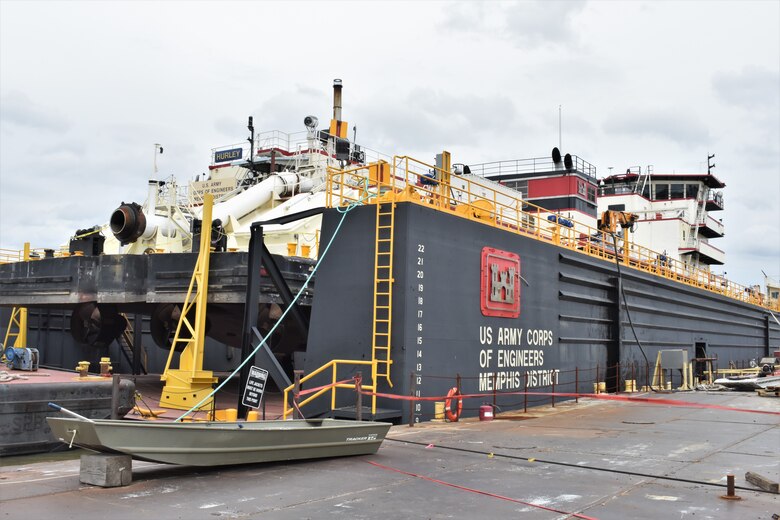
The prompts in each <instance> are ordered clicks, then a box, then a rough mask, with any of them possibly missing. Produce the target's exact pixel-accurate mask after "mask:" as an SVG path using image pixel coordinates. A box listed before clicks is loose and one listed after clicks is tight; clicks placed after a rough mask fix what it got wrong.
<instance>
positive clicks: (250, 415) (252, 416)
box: [246, 410, 260, 422]
mask: <svg viewBox="0 0 780 520" xmlns="http://www.w3.org/2000/svg"><path fill="white" fill-rule="evenodd" d="M259 419H260V417H259V416H258V414H257V410H249V411H248V412H247V414H246V420H247V422H254V421H257V420H259Z"/></svg>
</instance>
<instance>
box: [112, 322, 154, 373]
mask: <svg viewBox="0 0 780 520" xmlns="http://www.w3.org/2000/svg"><path fill="white" fill-rule="evenodd" d="M122 316H124V318H125V321H126V322H127V326H126V327H125V330H123V331H122V334H121V335H120V336H119V337H118V338H116V342H117V344H118V345H119V348H120V349H121V351H122V355H123V356H124V357H125V360H127V362H128V363H129V364H130V366H131V367H132V366H133V360H134V359H135V355H136V353H135V351H134V350H133V345H134V344H135V336H134V335H133V329H134V321H132V320H131V319H130V317H129V316H128V315H127V314H124V313H123V314H122ZM139 354H140V356H141V363H140V367H141V371H142V372H143V373H144V374H148V372H147V370H146V367H147V366H148V356H147V354H146V349H145V348H143V345H141V346H140V352H139Z"/></svg>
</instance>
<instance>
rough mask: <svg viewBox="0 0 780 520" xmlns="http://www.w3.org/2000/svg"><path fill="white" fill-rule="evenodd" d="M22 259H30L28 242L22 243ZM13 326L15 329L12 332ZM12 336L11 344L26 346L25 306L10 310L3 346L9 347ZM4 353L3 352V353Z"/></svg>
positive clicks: (19, 346) (17, 346) (26, 260)
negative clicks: (12, 342) (12, 341)
mask: <svg viewBox="0 0 780 520" xmlns="http://www.w3.org/2000/svg"><path fill="white" fill-rule="evenodd" d="M22 260H23V261H24V262H28V261H29V260H30V243H29V242H25V243H24V253H23V255H22ZM14 328H16V331H15V332H14ZM11 338H13V340H14V344H13V346H14V347H16V348H27V307H14V308H13V310H11V319H10V320H8V328H7V329H6V330H5V339H4V340H3V347H10V346H11V345H10V344H9V343H8V340H9V339H11ZM3 355H4V354H3Z"/></svg>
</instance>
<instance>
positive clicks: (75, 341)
mask: <svg viewBox="0 0 780 520" xmlns="http://www.w3.org/2000/svg"><path fill="white" fill-rule="evenodd" d="M304 125H305V127H306V130H305V131H304V132H302V133H299V134H283V133H281V132H268V133H262V134H259V135H258V136H255V135H254V127H253V125H252V120H251V118H250V120H249V124H248V129H249V131H250V133H251V134H250V138H249V139H248V141H247V143H246V144H243V143H241V144H237V145H230V146H226V147H220V148H217V149H214V150H213V156H212V157H213V163H212V165H211V167H210V170H209V174H208V175H207V176H205V177H200V176H199V177H198V178H196V180H195V181H193V182H190V183H189V184H188V186H187V187H186V189H184V187H182V186H179V185H178V184H177V182H176V181H175V179H172V178H171V179H167V180H165V181H160V180H158V179H153V180H151V181H149V194H148V197H147V200H146V202H145V203H144V204H143V205H141V204H137V203H124V202H123V203H122V204H121V205H120V206H119V207H118V208H117V210H116V211H115V212H114V213H113V214H112V216H111V218H110V221H109V224H108V225H107V226H104V227H99V226H98V227H95V228H91V229H86V230H80V231H79V232H77V233H76V236H75V237H74V238H73V239H72V240H71V241H70V244H69V246H68V250H67V252H65V253H62V252H57V251H52V250H48V251H45V252H42V253H41V254H40V256H41V258H40V259H39V260H35V261H27V262H11V263H6V264H4V265H0V305H1V306H4V307H25V308H27V309H28V312H29V313H30V316H31V319H30V321H29V327H30V340H31V341H32V342H37V345H36V346H37V348H38V349H39V350H40V352H41V354H40V355H41V362H42V363H46V364H50V365H61V366H68V365H70V364H72V363H73V362H74V361H75V360H78V359H90V358H95V357H98V356H104V355H106V353H108V354H109V355H111V357H112V360H113V361H114V363H115V364H117V365H118V366H124V367H125V370H126V371H128V372H129V371H131V370H132V371H133V372H134V373H135V372H138V371H144V370H147V371H159V370H160V367H161V366H162V365H163V362H162V361H163V356H165V355H167V350H166V349H168V348H170V347H171V341H170V340H171V335H172V332H173V329H174V328H175V325H176V323H177V322H178V319H179V318H180V314H181V310H180V309H181V302H182V301H183V300H184V296H185V293H186V288H187V281H188V280H189V278H190V276H191V272H192V269H193V267H194V266H195V261H196V255H195V254H194V253H192V252H191V251H196V250H197V244H198V243H199V241H201V240H210V243H211V247H212V249H213V251H214V252H213V253H212V255H211V265H210V269H209V273H208V286H209V297H208V317H207V320H208V322H207V325H206V332H207V334H208V336H209V338H210V342H209V343H208V344H207V347H206V357H205V365H206V366H209V367H210V368H212V369H214V370H223V369H229V368H233V367H235V366H236V365H237V363H238V361H239V359H238V357H239V356H238V355H237V354H236V348H237V347H240V346H241V345H242V342H243V337H242V336H243V335H242V332H241V331H242V323H243V322H244V321H245V320H244V319H243V318H244V314H245V301H246V292H245V291H246V287H247V284H249V283H250V282H251V281H252V279H253V277H254V276H255V275H259V277H257V278H256V282H257V284H258V285H257V288H258V291H257V292H258V295H257V296H258V300H259V304H258V312H257V315H256V316H255V318H256V320H257V323H258V329H259V331H260V332H261V336H264V337H265V336H267V338H266V339H267V342H268V344H269V347H270V349H271V351H272V352H273V354H274V356H275V358H276V360H277V361H279V363H280V365H281V367H282V369H283V370H284V371H285V372H286V373H287V375H288V376H292V373H293V370H302V371H303V373H304V374H317V375H315V376H314V377H312V378H311V379H309V380H308V381H306V382H305V385H308V386H317V385H320V384H325V383H330V382H331V381H333V382H335V381H337V380H342V379H344V378H348V377H351V376H352V375H354V374H355V373H356V372H358V371H360V372H362V377H363V385H364V387H365V388H368V389H370V390H372V391H373V392H375V394H383V395H375V396H374V398H373V399H372V403H371V404H372V406H371V411H370V414H369V415H370V416H371V417H372V418H394V419H399V418H400V417H401V416H402V415H405V414H406V412H405V411H404V412H402V405H401V404H399V403H400V402H399V401H396V400H394V399H393V398H392V397H390V395H391V394H392V395H395V396H409V395H413V396H415V395H416V396H421V397H422V396H441V395H444V394H447V392H448V391H451V390H452V389H453V387H454V388H457V390H458V391H459V392H461V393H463V394H474V393H494V395H493V397H492V399H493V401H494V404H495V405H497V406H511V405H512V404H513V403H516V401H517V398H516V396H512V395H509V394H508V392H512V391H524V390H528V389H540V388H542V387H550V386H552V387H553V388H555V385H562V384H564V383H565V384H573V385H574V390H573V391H580V390H588V391H589V390H590V388H587V385H588V384H589V383H587V384H586V383H585V382H584V378H583V380H579V379H576V380H572V378H571V377H570V375H567V376H566V377H565V378H564V376H563V374H564V373H567V374H569V373H570V372H571V371H573V370H574V369H575V368H577V369H580V368H581V369H587V370H593V369H595V370H596V371H597V374H598V371H599V370H601V371H602V373H601V376H602V377H601V378H602V379H606V380H607V381H608V389H609V390H616V389H617V388H618V387H619V385H620V381H621V380H624V379H631V380H634V381H636V382H637V386H652V384H653V382H652V381H651V380H650V377H649V374H648V373H647V372H644V373H637V372H636V371H635V368H634V367H635V366H636V363H643V364H645V366H647V365H648V364H652V363H653V362H654V361H655V360H656V358H657V355H658V353H659V352H661V351H665V350H674V351H677V352H679V353H680V354H679V356H678V357H679V359H683V358H684V359H686V360H687V361H690V360H694V359H698V360H713V359H717V360H720V362H721V363H723V364H725V363H728V362H730V361H740V360H746V359H751V358H761V357H764V356H769V355H771V352H772V350H773V349H776V348H777V344H778V340H779V339H780V323H778V322H777V320H776V318H775V315H774V314H773V313H774V312H777V310H778V298H777V294H776V293H775V292H769V293H767V294H763V293H762V292H761V291H760V290H758V289H756V288H747V287H742V286H740V285H737V284H735V283H733V282H729V281H728V280H726V279H724V278H723V277H721V276H716V275H714V274H713V273H712V272H711V271H710V270H709V265H711V264H718V263H722V262H723V261H725V256H724V255H723V253H722V252H720V251H719V250H717V248H715V247H713V246H712V245H711V244H710V242H709V241H710V239H713V238H717V237H718V236H722V235H723V233H724V230H723V226H722V224H721V223H720V222H719V221H716V220H715V219H713V218H711V217H710V216H709V215H708V212H709V211H714V210H719V209H723V199H722V195H721V192H719V191H716V190H718V189H720V188H723V187H724V184H723V183H722V182H720V181H719V180H718V179H717V178H716V177H715V176H714V175H712V173H711V172H709V171H708V172H707V174H692V175H688V176H684V177H683V176H675V175H663V174H655V173H654V172H652V170H649V171H648V170H645V173H644V174H642V172H641V171H639V170H632V169H629V170H628V171H627V173H626V175H621V176H610V177H607V178H606V179H601V180H599V179H598V178H597V175H596V168H595V167H594V166H592V165H590V164H589V163H587V162H586V161H584V160H582V159H581V158H579V157H576V156H571V155H568V154H566V155H562V154H561V153H560V151H559V150H557V149H554V150H553V153H552V156H551V157H549V158H542V159H538V158H537V159H529V160H516V161H501V162H496V163H487V164H480V165H476V164H470V165H466V164H453V163H452V159H451V157H450V154H449V153H447V152H443V153H441V154H438V155H437V157H436V160H435V161H434V163H433V164H427V163H424V162H421V161H417V160H415V159H412V158H410V157H405V156H392V157H391V156H385V155H382V154H380V153H377V152H374V151H372V150H370V149H367V148H365V147H362V146H360V145H358V144H357V143H355V142H354V139H353V140H350V139H349V138H348V125H347V123H346V121H343V120H342V118H341V82H340V81H336V82H335V83H334V115H333V119H332V120H331V123H330V127H329V129H328V130H327V131H320V130H319V129H318V121H317V118H315V117H312V116H308V117H306V119H305V121H304ZM680 187H682V191H680ZM204 193H213V194H215V197H216V200H215V205H214V216H215V220H214V221H213V225H212V228H211V229H210V230H201V227H200V226H201V222H200V218H201V213H200V204H201V200H202V196H203V194H204ZM659 226H667V228H668V229H666V231H663V232H659V231H658V230H659V229H661V228H660V227H659ZM109 229H110V231H111V232H110V234H109V233H107V235H106V236H104V235H103V231H107V230H109ZM632 230H635V232H632ZM651 230H655V231H651ZM669 230H671V231H669ZM253 232H255V233H258V234H259V235H260V236H262V239H263V243H264V251H263V261H262V265H263V267H262V269H261V270H260V271H259V272H257V273H253V272H250V270H249V269H248V264H249V258H248V253H247V251H246V249H247V248H248V247H249V244H250V242H251V236H252V234H253ZM670 236H671V237H673V238H671V239H670V238H669V237H670ZM315 266H316V275H315V276H314V277H313V279H312V280H311V281H310V282H309V283H308V285H305V286H304V282H305V280H306V279H307V277H308V276H309V275H310V274H311V273H312V271H313V270H314V269H315ZM299 290H300V291H301V294H300V295H299V297H298V298H296V299H294V298H293V297H292V295H293V294H295V293H297V292H298V291H299ZM288 307H292V308H294V309H295V311H294V312H293V313H292V316H293V317H294V319H291V318H289V319H287V320H285V322H284V323H281V324H280V325H279V326H278V327H275V325H276V323H277V321H278V320H279V318H280V316H281V315H282V311H283V310H284V309H286V308H288ZM68 331H69V332H70V334H69V335H66V334H65V333H66V332H68ZM133 332H134V334H133ZM148 338H151V339H152V340H153V341H154V342H155V343H156V344H157V345H158V346H160V347H162V349H161V350H159V351H155V350H153V349H146V348H144V347H145V346H147V345H148V344H149V341H148ZM687 361H686V362H687ZM662 365H663V366H661V367H660V368H662V369H669V368H674V369H677V368H680V367H679V366H678V365H679V363H677V362H675V363H673V364H671V365H669V366H667V365H666V363H662ZM629 370H630V371H631V373H630V374H629V373H628V371H629ZM369 374H370V375H369ZM564 379H565V381H564ZM597 379H599V376H598V375H597ZM609 381H611V382H609ZM324 401H325V400H324V399H320V400H315V401H312V402H311V403H310V404H309V405H308V406H309V407H308V408H307V409H308V410H309V414H313V415H322V414H330V415H333V416H339V415H340V414H341V415H346V416H349V414H350V413H351V414H352V415H354V414H355V410H354V407H353V409H352V411H351V412H350V410H349V405H350V403H353V402H354V396H351V395H344V396H338V397H334V398H333V400H331V402H327V403H326V402H324ZM464 413H470V414H472V415H473V414H474V413H475V412H474V411H473V410H472V411H468V410H465V411H464ZM433 414H434V405H433V403H431V402H429V401H420V402H416V403H415V404H414V405H413V408H412V415H413V420H425V419H429V418H431V417H433Z"/></svg>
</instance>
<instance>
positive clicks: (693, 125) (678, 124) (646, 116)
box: [603, 109, 711, 146]
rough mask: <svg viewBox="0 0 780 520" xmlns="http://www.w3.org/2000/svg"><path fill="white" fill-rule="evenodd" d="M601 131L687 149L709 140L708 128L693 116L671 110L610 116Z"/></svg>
mask: <svg viewBox="0 0 780 520" xmlns="http://www.w3.org/2000/svg"><path fill="white" fill-rule="evenodd" d="M603 128H604V131H605V132H606V133H607V134H614V135H628V136H633V137H658V138H662V139H667V140H669V141H672V142H675V143H677V144H680V145H688V146H697V145H703V144H706V143H707V142H709V141H710V139H711V136H710V132H709V130H708V129H707V127H706V126H704V123H703V122H700V121H699V120H698V119H697V118H696V117H695V116H694V115H693V114H686V113H684V112H683V111H681V110H672V109H664V110H654V111H648V112H641V111H632V112H630V113H623V114H617V115H612V116H611V117H608V118H607V119H606V120H605V121H604V124H603Z"/></svg>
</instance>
